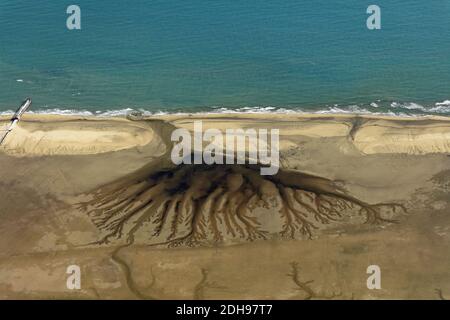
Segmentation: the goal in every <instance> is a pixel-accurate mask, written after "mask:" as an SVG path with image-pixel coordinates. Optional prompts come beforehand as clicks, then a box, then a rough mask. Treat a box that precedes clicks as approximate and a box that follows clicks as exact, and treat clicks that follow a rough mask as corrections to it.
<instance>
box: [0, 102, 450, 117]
mask: <svg viewBox="0 0 450 320" xmlns="http://www.w3.org/2000/svg"><path fill="white" fill-rule="evenodd" d="M132 112H139V113H141V114H142V115H143V116H160V115H167V114H173V115H189V114H222V113H236V114H237V113H276V114H286V113H299V114H364V115H371V114H372V115H387V116H400V117H414V116H427V115H450V100H444V101H442V102H436V103H435V104H434V105H432V106H423V105H421V104H418V103H414V102H389V103H386V102H382V101H380V100H377V101H376V102H371V103H369V104H367V105H357V104H351V105H339V104H334V105H331V106H323V107H321V108H311V107H309V108H299V107H277V106H247V107H236V108H231V107H224V106H212V107H209V108H202V109H201V110H196V111H181V110H154V111H150V110H147V109H143V108H132V107H127V108H121V109H109V110H96V111H91V110H87V109H82V110H80V109H62V108H42V109H37V110H36V109H35V110H30V111H28V112H27V113H30V114H47V115H72V116H98V117H123V116H127V115H128V114H130V113H132ZM13 113H14V111H13V110H6V111H0V116H5V115H12V114H13Z"/></svg>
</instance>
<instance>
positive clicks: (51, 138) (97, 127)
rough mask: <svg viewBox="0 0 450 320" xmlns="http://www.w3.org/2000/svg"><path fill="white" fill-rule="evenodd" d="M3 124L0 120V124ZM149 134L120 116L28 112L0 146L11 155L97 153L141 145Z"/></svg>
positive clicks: (150, 130)
mask: <svg viewBox="0 0 450 320" xmlns="http://www.w3.org/2000/svg"><path fill="white" fill-rule="evenodd" d="M35 119H36V120H35ZM44 119H45V120H44ZM43 121H44V122H43ZM5 124H6V122H0V127H2V126H4V125H5ZM152 138H153V132H152V129H151V128H150V127H149V126H146V125H145V124H142V123H141V124H138V123H130V122H127V121H126V120H124V119H109V120H108V121H105V120H102V119H95V118H91V119H89V120H86V119H77V118H73V119H70V118H69V119H66V118H63V117H50V116H45V117H35V116H29V117H25V118H24V119H23V120H22V121H21V122H20V124H19V125H18V126H17V127H16V128H15V129H14V130H13V131H12V132H11V133H10V134H9V135H8V137H7V140H6V141H5V143H4V145H3V146H2V147H1V149H3V150H2V151H4V152H6V153H8V154H11V155H15V156H44V155H77V154H80V155H81V154H97V153H104V152H111V151H118V150H123V149H128V148H133V147H136V146H144V145H146V144H148V143H150V141H151V140H152ZM1 149H0V150H1Z"/></svg>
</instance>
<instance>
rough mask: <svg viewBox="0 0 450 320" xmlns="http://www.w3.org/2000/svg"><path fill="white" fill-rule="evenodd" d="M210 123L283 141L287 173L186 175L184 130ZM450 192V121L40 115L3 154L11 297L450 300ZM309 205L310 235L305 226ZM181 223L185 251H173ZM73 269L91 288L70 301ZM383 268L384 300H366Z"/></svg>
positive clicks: (2, 286)
mask: <svg viewBox="0 0 450 320" xmlns="http://www.w3.org/2000/svg"><path fill="white" fill-rule="evenodd" d="M195 120H202V121H203V127H204V129H207V128H218V129H221V130H225V129H227V128H244V129H245V128H255V129H259V128H265V129H270V128H276V129H279V130H280V148H281V150H280V154H281V164H282V169H281V174H280V175H279V176H277V177H276V178H273V179H272V180H270V179H268V180H267V179H266V180H262V179H261V178H260V177H259V176H257V175H255V174H254V171H252V170H250V169H248V168H244V169H243V168H241V167H239V168H237V167H231V168H227V169H224V168H221V167H211V168H205V167H200V168H199V169H198V168H197V167H194V168H181V169H180V168H175V167H174V166H171V165H170V163H169V162H168V161H167V158H166V157H167V152H170V148H171V145H170V144H169V141H168V137H169V136H170V133H171V131H172V130H173V129H175V128H177V127H182V128H187V129H192V128H193V121H195ZM6 121H7V118H3V119H2V118H0V126H2V125H3V124H6ZM161 170H163V171H164V172H163V173H161V174H159V175H158V176H156V177H155V176H152V174H154V173H156V172H160V171H161ZM166 171H167V172H166ZM150 176H151V177H152V178H151V179H148V177H150ZM150 180H151V181H150ZM211 185H212V187H211ZM206 186H208V188H207V187H206ZM449 187H450V119H449V118H445V117H440V118H438V117H429V118H389V117H368V116H352V115H298V114H289V115H280V114H252V115H249V114H239V115H238V114H221V115H172V116H160V117H151V118H148V119H144V120H140V121H130V120H127V119H122V118H114V119H106V118H89V117H88V118H84V117H68V116H42V115H25V116H24V117H23V120H22V121H21V122H20V123H19V125H18V127H16V129H14V131H13V132H12V133H11V134H10V135H9V136H8V138H7V139H6V140H5V144H4V145H3V146H1V147H0V222H1V223H0V298H27V299H34V298H69V299H72V298H102V299H104V298H126V299H140V298H148V299H153V298H155V299H158V298H175V299H177V298H187V299H191V298H192V299H217V298H231V299H233V298H235V299H238V298H246V299H266V298H273V299H306V298H318V299H327V298H335V299H352V298H356V299H373V298H385V299H412V298H418V299H439V298H450V250H449V248H450V197H449V193H450V188H449ZM137 190H140V191H139V192H138V191H137ZM169 191H170V192H169ZM186 194H188V195H189V196H188V197H187V196H185V195H186ZM185 198H188V200H189V201H184V202H183V199H185ZM246 198H247V199H246ZM148 199H150V202H148V203H147V205H148V207H145V208H147V209H148V210H147V211H145V210H144V209H145V208H144V207H139V204H140V203H144V201H146V200H148ZM250 199H254V200H255V201H254V203H253V200H251V201H250ZM258 199H259V201H258ZM296 199H297V200H299V201H300V202H298V201H297V202H295V201H296ZM308 199H309V200H308ZM127 200H129V201H130V203H128V205H129V206H128V207H127V208H125V209H124V208H123V207H122V209H121V210H119V209H118V208H120V203H119V202H120V201H127ZM246 200H248V202H245V201H246ZM272 200H273V201H274V203H275V202H276V203H277V205H274V204H273V203H272V202H270V201H272ZM308 201H311V202H308ZM222 202H223V203H222ZM265 202H267V203H265ZM269 202H270V203H269ZM294 202H295V203H294ZM193 203H195V204H196V203H201V204H202V209H201V210H200V209H197V211H194V210H193V209H192V208H190V204H193ZM221 203H222V204H221ZM232 203H236V205H234V206H233V204H232ZM242 203H245V204H246V205H247V206H244V207H245V208H244V210H243V211H242V212H243V213H242V215H241V216H239V214H238V213H237V212H241V211H239V210H238V209H237V208H238V207H239V206H238V204H242ZM280 203H281V204H280ZM278 204H280V205H278ZM214 205H217V206H218V207H220V205H222V207H227V206H228V207H227V208H229V213H227V214H225V213H223V210H222V211H221V210H219V209H217V210H216V209H215V208H217V207H214ZM164 206H165V209H161V208H163V207H164ZM252 206H253V207H254V208H253V210H252V209H250V207H252ZM95 208H97V209H98V210H97V211H95ZM286 208H287V209H286ZM308 208H310V210H309V211H308V210H307V211H303V212H306V213H307V214H306V213H305V214H304V215H303V216H302V215H298V217H300V218H298V217H297V218H298V219H302V217H303V218H304V219H306V220H308V219H309V221H314V223H311V232H310V233H308V230H305V228H303V229H302V228H301V226H308V225H309V224H308V223H305V221H303V225H302V223H300V221H302V220H298V221H297V222H296V221H295V217H296V214H295V211H296V210H297V211H299V212H300V211H301V210H305V209H308ZM116 209H117V210H116ZM108 210H109V211H108ZM111 210H116V211H115V215H113V217H114V219H116V217H117V218H118V219H116V220H115V221H118V222H120V223H121V226H122V229H121V230H120V231H121V232H118V233H116V234H113V233H114V230H115V229H114V227H115V224H114V223H112V222H111V219H110V220H109V221H106V222H105V221H103V220H102V218H105V217H106V216H107V215H108V214H109V213H110V212H111ZM283 210H284V211H283ZM286 210H287V211H289V210H290V211H289V212H290V213H286ZM225 211H226V210H225ZM164 212H166V213H167V215H166V216H165V219H166V220H165V223H162V224H161V223H158V221H157V220H158V217H162V216H164ZM194 212H199V213H198V214H197V213H194ZM175 213H176V214H175ZM128 214H129V217H128V216H127V215H128ZM177 214H178V216H182V217H183V219H184V220H185V221H188V222H190V223H191V224H190V225H189V226H188V227H186V225H184V226H181V224H180V226H178V227H177V228H176V232H174V238H179V239H182V241H181V240H180V241H177V242H176V243H175V242H170V241H169V242H167V241H166V242H164V241H162V240H168V238H170V234H171V233H172V232H173V229H172V228H171V227H172V226H173V225H174V224H172V223H169V222H172V221H174V220H175V218H176V216H177ZM221 215H222V216H221ZM288 217H290V218H291V220H292V222H291V226H292V229H295V230H294V231H295V232H294V233H293V234H291V233H290V230H291V229H289V228H285V227H286V221H288V220H287V219H288ZM114 219H113V220H114ZM227 219H228V220H227ZM233 219H235V220H236V219H242V220H239V221H241V222H239V221H238V223H237V224H234V220H233ZM393 219H395V220H396V223H391V222H390V220H393ZM160 220H161V219H160ZM193 221H194V222H196V223H195V224H194V223H193ZM199 221H200V222H199ZM245 222H247V224H246V223H245ZM365 222H368V223H365ZM200 224H201V225H202V226H203V227H202V228H199V227H197V228H196V230H197V229H198V230H200V229H205V230H206V231H204V232H203V231H198V230H197V231H196V232H194V234H193V235H191V237H186V234H187V233H189V230H190V229H189V227H191V226H192V225H200ZM228 224H229V225H228ZM158 226H160V227H161V230H159V232H157V231H158ZM239 226H240V227H241V228H242V230H240V227H239ZM296 228H297V229H296ZM285 229H286V230H285ZM120 234H122V235H121V236H120ZM156 234H157V235H156ZM233 234H234V235H233ZM105 239H106V240H107V241H103V242H102V241H101V240H105ZM161 242H164V245H160V246H155V244H157V243H161ZM171 244H176V247H175V246H172V245H171ZM71 264H77V265H79V266H80V267H81V270H82V285H81V286H82V288H81V290H74V291H72V290H68V289H67V288H66V279H67V274H66V268H67V266H69V265H71ZM371 264H376V265H379V266H380V267H381V270H382V289H381V290H369V289H367V287H366V279H367V277H368V275H367V274H366V268H367V267H368V266H369V265H371ZM309 280H314V282H311V283H309V282H308V281H309ZM305 283H306V284H305ZM305 286H306V287H305Z"/></svg>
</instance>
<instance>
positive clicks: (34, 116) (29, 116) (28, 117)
mask: <svg viewBox="0 0 450 320" xmlns="http://www.w3.org/2000/svg"><path fill="white" fill-rule="evenodd" d="M12 115H13V113H11V114H10V115H0V122H2V121H7V120H9V119H11V116H12ZM233 117H235V118H236V119H240V118H267V117H271V118H276V119H280V118H289V119H292V118H299V119H316V118H317V119H325V118H338V119H345V118H363V119H383V120H411V121H415V120H438V121H441V120H442V121H450V115H448V116H447V115H389V114H366V113H303V112H287V113H281V112H280V113H278V112H229V113H216V112H196V113H167V114H152V115H142V116H141V117H139V119H137V120H132V121H139V120H152V119H158V120H173V119H181V118H186V119H190V118H214V119H216V118H233ZM60 119H71V120H77V119H86V120H90V119H97V120H114V119H129V115H126V114H123V115H113V116H111V115H101V114H99V115H95V114H90V115H83V114H52V113H48V114H46V113H32V112H31V113H25V114H24V115H23V118H22V120H21V122H26V121H45V120H60Z"/></svg>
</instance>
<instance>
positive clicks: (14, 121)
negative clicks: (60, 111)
mask: <svg viewBox="0 0 450 320" xmlns="http://www.w3.org/2000/svg"><path fill="white" fill-rule="evenodd" d="M30 106H31V99H30V98H27V99H26V100H25V101H24V102H23V103H22V105H21V106H20V108H19V109H17V111H16V113H14V115H13V117H12V118H11V123H10V124H9V125H7V126H6V129H4V130H2V131H3V133H2V134H1V135H0V146H1V145H2V143H3V141H4V140H5V139H6V136H7V135H8V133H10V132H11V131H12V130H13V129H14V127H15V126H16V124H17V123H18V122H19V120H20V118H21V117H22V115H23V114H24V113H25V112H26V111H27V110H28V109H29V108H30Z"/></svg>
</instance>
